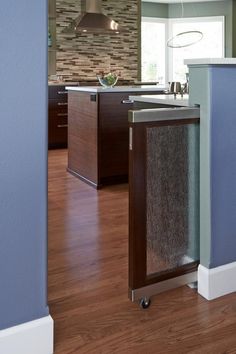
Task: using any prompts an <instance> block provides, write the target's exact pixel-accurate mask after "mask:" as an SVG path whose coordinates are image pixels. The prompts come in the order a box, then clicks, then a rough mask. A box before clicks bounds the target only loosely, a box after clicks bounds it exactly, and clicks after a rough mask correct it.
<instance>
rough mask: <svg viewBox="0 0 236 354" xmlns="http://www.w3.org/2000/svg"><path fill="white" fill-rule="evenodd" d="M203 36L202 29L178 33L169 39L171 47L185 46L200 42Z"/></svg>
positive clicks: (168, 43)
mask: <svg viewBox="0 0 236 354" xmlns="http://www.w3.org/2000/svg"><path fill="white" fill-rule="evenodd" d="M202 38H203V33H202V32H201V31H185V32H181V33H178V34H177V35H175V36H174V37H171V38H170V39H169V40H168V41H167V47H169V48H184V47H189V46H190V45H193V44H196V43H198V42H200V41H201V40H202Z"/></svg>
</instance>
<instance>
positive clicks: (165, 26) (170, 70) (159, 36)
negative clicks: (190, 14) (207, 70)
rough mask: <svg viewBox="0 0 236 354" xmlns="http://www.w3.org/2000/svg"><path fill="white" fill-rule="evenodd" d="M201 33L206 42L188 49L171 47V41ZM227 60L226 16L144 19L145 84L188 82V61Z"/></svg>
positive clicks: (143, 72) (143, 79)
mask: <svg viewBox="0 0 236 354" xmlns="http://www.w3.org/2000/svg"><path fill="white" fill-rule="evenodd" d="M189 30H200V31H202V32H203V39H202V40H201V41H200V42H198V43H196V44H194V45H192V46H189V47H185V48H174V49H172V48H167V45H166V42H167V39H168V38H170V37H172V36H174V35H176V34H178V33H181V32H185V31H189ZM222 57H224V17H223V16H220V17H218V16H217V17H216V16H213V17H195V18H182V19H169V20H168V19H166V20H165V19H158V18H151V19H150V18H143V19H142V81H159V82H160V83H167V82H168V81H180V82H185V81H186V72H187V67H186V66H185V65H184V62H183V61H184V59H191V58H222Z"/></svg>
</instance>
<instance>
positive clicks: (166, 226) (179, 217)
mask: <svg viewBox="0 0 236 354" xmlns="http://www.w3.org/2000/svg"><path fill="white" fill-rule="evenodd" d="M198 151H199V126H198V125H197V124H191V125H183V126H163V127H153V128H147V186H146V188H147V197H146V198H147V199H146V205H147V220H146V227H147V275H150V274H153V273H158V272H163V271H168V270H173V269H176V268H177V267H179V266H181V265H183V264H187V263H191V262H193V261H196V260H198V259H199V152H198Z"/></svg>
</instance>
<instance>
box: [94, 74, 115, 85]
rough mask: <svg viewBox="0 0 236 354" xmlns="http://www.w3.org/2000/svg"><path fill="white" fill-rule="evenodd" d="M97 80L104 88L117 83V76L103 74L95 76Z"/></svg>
mask: <svg viewBox="0 0 236 354" xmlns="http://www.w3.org/2000/svg"><path fill="white" fill-rule="evenodd" d="M97 78H98V81H99V83H100V85H102V86H103V87H105V88H111V87H114V86H115V85H116V83H117V80H118V76H116V75H111V74H110V75H109V74H108V75H105V76H97Z"/></svg>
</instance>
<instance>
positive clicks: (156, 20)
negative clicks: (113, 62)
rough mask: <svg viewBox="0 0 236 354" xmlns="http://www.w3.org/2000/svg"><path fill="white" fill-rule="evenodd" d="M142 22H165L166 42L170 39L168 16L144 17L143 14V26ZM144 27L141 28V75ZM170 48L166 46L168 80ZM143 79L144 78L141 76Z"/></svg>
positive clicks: (166, 76) (166, 73)
mask: <svg viewBox="0 0 236 354" xmlns="http://www.w3.org/2000/svg"><path fill="white" fill-rule="evenodd" d="M142 22H149V23H164V25H165V43H166V42H167V40H168V37H169V28H168V27H169V26H168V18H161V17H144V16H142V21H141V26H142ZM142 40H143V39H142V28H141V75H142V67H143V66H142ZM168 52H169V51H168V48H167V46H166V48H165V58H166V65H165V78H166V80H167V79H168V64H169V58H168ZM141 80H142V78H141Z"/></svg>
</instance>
